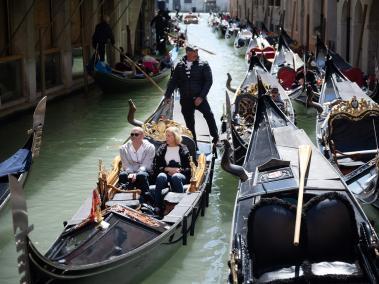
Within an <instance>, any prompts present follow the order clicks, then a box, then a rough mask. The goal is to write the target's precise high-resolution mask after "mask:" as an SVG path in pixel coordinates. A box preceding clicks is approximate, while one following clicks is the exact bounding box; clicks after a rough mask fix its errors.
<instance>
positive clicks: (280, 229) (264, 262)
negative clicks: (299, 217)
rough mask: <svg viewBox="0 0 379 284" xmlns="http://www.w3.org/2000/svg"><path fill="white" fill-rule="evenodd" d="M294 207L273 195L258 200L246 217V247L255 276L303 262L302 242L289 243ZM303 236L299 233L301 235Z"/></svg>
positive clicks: (291, 240) (294, 214)
mask: <svg viewBox="0 0 379 284" xmlns="http://www.w3.org/2000/svg"><path fill="white" fill-rule="evenodd" d="M295 219H296V210H295V208H294V207H293V206H292V205H291V204H290V203H288V202H285V201H283V200H280V199H277V198H267V199H261V201H260V202H259V203H258V204H257V205H256V206H255V207H254V208H253V209H252V210H251V212H250V214H249V218H248V234H247V235H248V239H247V242H248V250H249V253H250V256H251V258H252V260H253V273H254V275H255V276H259V275H260V274H262V273H264V272H266V271H272V270H276V269H277V268H281V267H287V266H292V265H300V264H301V262H302V261H303V249H302V246H303V244H304V242H303V241H302V240H301V241H300V244H301V245H300V246H297V247H296V246H294V245H293V236H294V230H295ZM301 236H303V234H302V235H301Z"/></svg>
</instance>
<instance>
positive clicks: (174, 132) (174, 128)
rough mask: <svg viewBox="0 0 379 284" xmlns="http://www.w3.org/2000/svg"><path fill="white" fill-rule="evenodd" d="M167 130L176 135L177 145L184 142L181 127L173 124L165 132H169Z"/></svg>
mask: <svg viewBox="0 0 379 284" xmlns="http://www.w3.org/2000/svg"><path fill="white" fill-rule="evenodd" d="M167 132H170V133H172V134H173V135H174V137H175V142H176V144H177V145H179V144H180V143H182V135H181V134H180V132H179V128H177V127H175V126H171V127H169V128H167V129H166V131H165V133H166V134H167Z"/></svg>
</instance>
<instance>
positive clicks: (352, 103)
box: [328, 96, 379, 134]
mask: <svg viewBox="0 0 379 284" xmlns="http://www.w3.org/2000/svg"><path fill="white" fill-rule="evenodd" d="M367 116H379V105H378V104H377V103H374V102H371V101H369V100H365V99H364V98H361V99H360V100H357V98H356V97H355V96H354V97H352V98H351V99H350V100H348V101H340V102H339V103H337V104H336V105H334V106H333V107H332V109H331V111H330V113H329V117H328V126H329V131H328V133H329V134H330V133H333V122H334V120H336V119H341V118H345V119H349V120H352V121H359V120H361V119H363V118H365V117H367Z"/></svg>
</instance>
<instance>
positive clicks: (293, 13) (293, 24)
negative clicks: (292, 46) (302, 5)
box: [291, 1, 297, 38]
mask: <svg viewBox="0 0 379 284" xmlns="http://www.w3.org/2000/svg"><path fill="white" fill-rule="evenodd" d="M296 6H297V1H295V5H294V6H293V9H292V24H291V37H292V38H293V32H294V29H295V16H296V9H297V7H296Z"/></svg>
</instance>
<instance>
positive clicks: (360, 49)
mask: <svg viewBox="0 0 379 284" xmlns="http://www.w3.org/2000/svg"><path fill="white" fill-rule="evenodd" d="M366 15H367V4H365V6H364V8H363V23H362V26H361V30H360V33H359V42H358V50H357V58H355V66H357V67H358V65H359V59H360V57H361V52H362V41H363V33H364V32H365V25H366Z"/></svg>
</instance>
